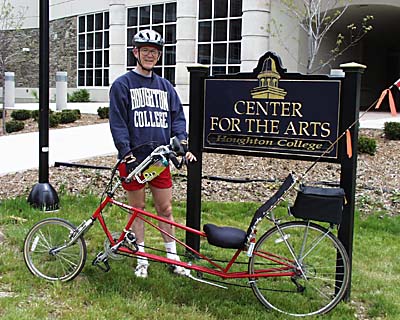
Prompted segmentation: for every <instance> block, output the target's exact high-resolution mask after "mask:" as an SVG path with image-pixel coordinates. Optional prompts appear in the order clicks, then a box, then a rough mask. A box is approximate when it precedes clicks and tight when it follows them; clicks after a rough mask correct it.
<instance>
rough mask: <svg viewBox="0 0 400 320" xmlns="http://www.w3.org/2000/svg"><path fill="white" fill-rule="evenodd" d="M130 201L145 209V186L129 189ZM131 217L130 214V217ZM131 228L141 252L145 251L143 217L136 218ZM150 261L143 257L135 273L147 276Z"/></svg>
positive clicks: (139, 260) (141, 276) (135, 205)
mask: <svg viewBox="0 0 400 320" xmlns="http://www.w3.org/2000/svg"><path fill="white" fill-rule="evenodd" d="M127 195H128V203H129V205H130V206H132V207H134V208H138V209H142V210H143V209H144V207H145V204H146V202H145V201H146V196H145V195H146V194H145V188H142V189H139V190H134V191H127ZM130 217H131V214H129V216H128V219H129V218H130ZM131 230H132V231H133V232H134V233H135V236H136V243H137V244H138V248H139V252H144V223H143V221H142V220H141V219H135V221H134V222H133V224H132V227H131ZM148 265H149V262H148V260H147V258H141V259H138V261H137V266H136V269H135V275H136V276H137V277H140V278H146V277H147V267H148Z"/></svg>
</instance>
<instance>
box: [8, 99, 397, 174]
mask: <svg viewBox="0 0 400 320" xmlns="http://www.w3.org/2000/svg"><path fill="white" fill-rule="evenodd" d="M102 105H104V103H103V104H102ZM97 107H98V106H97V105H94V104H92V105H91V106H87V107H86V108H87V109H86V110H85V111H86V112H88V113H89V112H90V113H92V112H93V113H94V112H95V111H94V110H97ZM387 121H397V122H400V115H398V116H397V117H392V116H391V115H390V114H389V113H381V112H379V113H377V112H368V113H366V114H365V115H364V116H363V117H362V118H361V121H360V127H361V128H372V129H381V128H383V125H384V123H385V122H387ZM116 153H117V151H116V149H115V146H114V143H113V141H112V137H111V133H110V129H109V125H108V123H103V124H96V125H90V126H81V127H74V128H67V129H52V130H50V132H49V165H50V166H53V165H54V162H74V161H77V160H82V159H88V158H92V157H96V156H104V155H110V154H115V155H116ZM38 165H39V134H38V133H37V132H32V133H24V134H14V135H8V136H1V137H0V175H4V174H7V173H12V172H18V171H22V170H27V169H32V168H38Z"/></svg>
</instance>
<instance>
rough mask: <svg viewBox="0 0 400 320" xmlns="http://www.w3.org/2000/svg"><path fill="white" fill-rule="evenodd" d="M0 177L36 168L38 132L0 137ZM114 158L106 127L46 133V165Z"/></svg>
mask: <svg viewBox="0 0 400 320" xmlns="http://www.w3.org/2000/svg"><path fill="white" fill-rule="evenodd" d="M0 154H1V155H0V175H4V174H6V173H12V172H17V171H22V170H27V169H33V168H38V166H39V134H38V132H31V133H23V134H14V135H8V136H2V137H0ZM110 154H115V155H116V154H117V150H116V148H115V146H114V142H113V140H112V137H111V133H110V128H109V124H108V123H102V124H96V125H90V126H81V127H73V128H67V129H53V130H49V165H50V166H53V165H54V162H56V161H57V162H73V161H77V160H82V159H88V158H92V157H96V156H103V155H110Z"/></svg>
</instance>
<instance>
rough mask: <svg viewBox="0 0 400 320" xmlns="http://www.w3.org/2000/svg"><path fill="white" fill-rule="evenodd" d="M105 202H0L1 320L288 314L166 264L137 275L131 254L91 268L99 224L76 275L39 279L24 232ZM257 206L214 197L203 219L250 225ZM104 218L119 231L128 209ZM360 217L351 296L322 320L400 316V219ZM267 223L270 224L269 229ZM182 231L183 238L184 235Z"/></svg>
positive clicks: (179, 212)
mask: <svg viewBox="0 0 400 320" xmlns="http://www.w3.org/2000/svg"><path fill="white" fill-rule="evenodd" d="M98 203H99V198H97V197H95V196H92V195H85V196H67V195H62V196H61V209H60V210H59V211H58V212H56V213H45V212H40V211H37V210H33V209H32V208H30V207H29V205H28V204H27V202H26V200H25V199H22V198H18V199H13V200H4V201H2V202H1V203H0V229H1V230H2V231H3V233H4V234H5V236H6V239H7V240H6V242H5V243H3V244H2V247H1V249H2V250H1V251H0V318H1V319H19V320H22V319H31V320H32V319H56V318H57V319H128V318H132V319H173V320H177V319H185V320H191V319H287V316H283V315H280V314H278V313H276V312H272V311H269V310H267V309H265V308H264V307H263V306H262V305H261V304H260V303H259V302H258V300H257V299H256V298H255V296H254V295H253V293H252V291H251V289H246V288H239V287H229V289H228V290H225V289H219V288H216V287H212V286H208V285H205V284H200V283H197V282H194V281H191V280H190V279H187V278H181V277H177V276H174V275H172V274H171V273H169V271H168V269H167V268H166V266H164V265H163V264H157V263H152V264H151V266H150V269H149V273H150V275H149V278H148V279H136V278H135V277H134V276H133V269H132V267H133V266H134V263H135V261H134V260H133V259H129V258H126V259H124V260H121V261H111V262H110V264H111V271H110V272H108V273H103V272H102V271H101V270H100V269H98V268H97V267H94V266H92V265H91V261H92V259H93V258H94V257H95V256H96V254H97V253H98V252H100V251H101V250H102V247H103V242H104V239H105V237H104V235H103V233H102V230H101V229H100V226H99V224H95V226H94V227H93V228H92V229H91V230H90V231H89V233H88V234H87V235H86V236H85V240H86V242H87V247H88V259H87V261H86V265H85V267H84V269H83V271H82V273H81V274H80V275H79V276H78V277H77V278H76V279H74V280H73V281H71V282H68V283H48V282H45V281H43V280H41V279H39V278H36V277H34V276H32V275H31V274H30V273H29V271H28V269H27V268H26V267H25V264H24V261H23V256H22V248H23V241H24V237H25V235H26V233H27V232H28V230H29V229H30V228H31V226H32V225H33V224H34V223H35V222H36V221H38V220H40V219H43V218H46V217H50V216H57V217H60V218H64V219H67V220H69V221H71V222H73V223H74V224H75V225H78V224H79V223H80V222H82V221H83V220H84V219H87V218H88V217H89V216H90V214H91V212H92V211H93V210H94V209H95V208H96V206H97V205H98ZM174 207H175V211H174V215H175V218H176V220H177V221H179V222H182V223H183V222H184V221H185V204H184V203H175V204H174ZM256 208H257V204H255V203H217V202H207V203H204V204H203V208H202V211H203V213H202V222H203V223H207V222H212V223H215V224H219V225H230V226H235V227H240V228H243V229H246V228H247V225H248V223H249V221H250V219H251V217H252V215H253V212H254V210H255V209H256ZM105 216H106V221H107V225H108V226H109V229H110V230H118V229H120V228H121V227H122V225H123V224H124V222H125V217H126V214H125V212H123V211H120V210H117V209H116V208H112V209H111V210H109V211H107V212H106V214H105ZM355 221H356V224H355V231H354V249H353V274H352V288H351V301H350V302H349V303H341V304H340V305H339V306H338V307H336V308H335V309H334V310H333V311H332V312H330V313H329V314H327V315H324V316H323V318H324V319H341V320H342V319H357V316H356V315H357V314H362V315H363V317H364V318H362V319H366V318H368V319H390V320H392V319H400V302H399V299H398V297H400V286H399V284H400V258H399V256H400V255H399V253H398V237H399V235H400V216H395V217H388V216H387V217H386V216H384V215H383V217H382V213H380V214H379V215H378V214H376V215H375V214H372V215H370V216H368V217H366V218H365V217H364V218H362V219H361V218H360V217H358V216H356V219H355ZM268 226H269V225H268V222H264V223H263V227H264V228H265V229H267V228H268ZM148 231H149V230H148ZM262 231H263V230H260V231H259V234H260V235H261V234H262V233H261V232H262ZM177 234H178V236H179V238H182V239H184V233H183V232H178V233H177ZM160 239H161V238H160V236H159V234H158V233H154V232H148V233H147V235H146V245H147V244H151V245H152V246H155V247H157V246H159V243H160V242H161V241H160ZM203 245H204V246H205V247H204V250H205V251H207V250H208V253H211V254H213V255H214V256H216V257H218V258H226V256H228V255H231V254H232V252H231V251H229V250H228V251H229V252H228V253H225V252H221V250H216V249H215V248H213V247H210V246H207V245H206V244H203V243H202V250H203ZM222 251H224V250H222ZM288 299H289V297H288ZM315 318H318V317H315ZM321 318H322V316H321Z"/></svg>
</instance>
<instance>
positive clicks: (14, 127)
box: [6, 120, 25, 133]
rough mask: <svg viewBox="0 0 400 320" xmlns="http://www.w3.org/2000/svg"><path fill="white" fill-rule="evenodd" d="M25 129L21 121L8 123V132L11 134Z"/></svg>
mask: <svg viewBox="0 0 400 320" xmlns="http://www.w3.org/2000/svg"><path fill="white" fill-rule="evenodd" d="M24 127H25V124H24V123H23V122H22V121H19V120H11V121H7V122H6V131H7V132H9V133H11V132H17V131H21V130H22V129H24Z"/></svg>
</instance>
